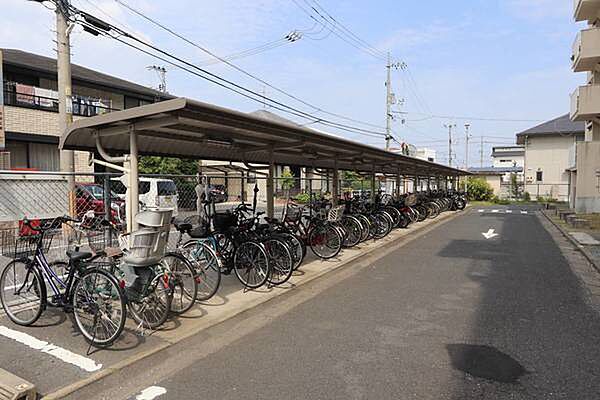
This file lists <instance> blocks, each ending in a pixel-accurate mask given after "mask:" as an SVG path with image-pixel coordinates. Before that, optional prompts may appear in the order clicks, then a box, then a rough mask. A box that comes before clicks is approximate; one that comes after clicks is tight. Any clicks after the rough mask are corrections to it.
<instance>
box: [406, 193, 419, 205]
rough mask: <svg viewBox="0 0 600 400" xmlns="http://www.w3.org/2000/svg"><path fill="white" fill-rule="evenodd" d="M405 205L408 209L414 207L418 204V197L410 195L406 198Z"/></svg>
mask: <svg viewBox="0 0 600 400" xmlns="http://www.w3.org/2000/svg"><path fill="white" fill-rule="evenodd" d="M404 204H405V205H406V206H408V207H412V206H414V205H415V204H417V195H415V194H409V195H408V196H406V199H404Z"/></svg>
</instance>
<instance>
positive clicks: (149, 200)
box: [111, 175, 179, 217]
mask: <svg viewBox="0 0 600 400" xmlns="http://www.w3.org/2000/svg"><path fill="white" fill-rule="evenodd" d="M126 180H127V178H126V177H125V175H123V176H122V177H120V178H112V179H111V181H112V184H111V189H112V190H113V191H115V192H116V193H117V194H118V195H119V197H121V198H122V199H125V197H126V192H127V187H126V182H125V181H126ZM138 185H139V186H138V187H139V195H140V204H141V206H143V207H148V208H156V207H158V208H171V209H173V216H174V217H176V216H177V215H178V214H179V211H178V207H177V202H178V201H179V194H178V193H177V185H175V182H173V181H172V180H171V179H163V178H146V177H141V178H140V179H139V183H138Z"/></svg>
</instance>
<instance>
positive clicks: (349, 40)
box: [292, 0, 386, 61]
mask: <svg viewBox="0 0 600 400" xmlns="http://www.w3.org/2000/svg"><path fill="white" fill-rule="evenodd" d="M292 1H293V2H294V4H296V5H297V6H298V8H300V9H301V10H302V11H303V12H304V13H305V14H307V15H308V16H309V17H310V18H311V19H312V20H314V21H316V22H317V23H319V24H321V25H323V26H325V28H327V29H328V30H330V31H331V32H332V33H333V34H334V35H335V36H337V37H338V38H339V39H340V40H342V41H344V42H346V43H347V44H349V45H350V46H352V47H354V48H356V49H358V50H361V51H363V52H365V53H367V54H368V55H370V56H371V57H373V58H376V59H378V60H380V61H385V59H386V57H385V56H383V55H380V54H378V53H377V52H375V51H373V50H371V49H369V48H366V47H364V46H363V45H361V44H360V42H358V43H357V41H356V40H355V39H353V38H352V37H349V35H347V34H344V33H343V31H339V30H338V29H336V25H335V24H333V23H331V22H329V21H328V20H327V19H326V18H325V17H324V16H323V15H322V14H321V13H320V12H319V11H318V10H317V9H316V8H315V7H313V6H312V5H311V4H310V3H308V2H307V1H306V0H304V2H305V4H306V6H308V7H309V9H310V10H312V11H313V12H314V13H315V14H316V15H317V17H315V15H314V14H313V13H312V12H311V11H310V10H306V8H305V6H303V5H302V4H300V2H299V1H298V0H292ZM317 18H319V19H321V20H323V21H324V22H321V21H320V20H319V19H317Z"/></svg>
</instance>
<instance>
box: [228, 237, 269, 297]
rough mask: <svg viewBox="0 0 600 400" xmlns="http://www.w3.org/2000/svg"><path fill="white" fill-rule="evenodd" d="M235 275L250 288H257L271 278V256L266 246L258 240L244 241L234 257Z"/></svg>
mask: <svg viewBox="0 0 600 400" xmlns="http://www.w3.org/2000/svg"><path fill="white" fill-rule="evenodd" d="M233 266H234V271H235V276H237V278H238V279H239V280H240V282H241V283H242V284H243V285H244V286H246V287H247V288H250V289H257V288H259V287H261V286H262V285H264V284H265V283H266V282H267V279H269V274H270V269H271V268H270V265H269V257H268V256H267V252H266V251H265V249H264V247H263V246H262V245H260V244H258V243H256V242H245V243H242V244H241V245H240V246H239V247H238V248H237V249H236V250H235V254H234V257H233Z"/></svg>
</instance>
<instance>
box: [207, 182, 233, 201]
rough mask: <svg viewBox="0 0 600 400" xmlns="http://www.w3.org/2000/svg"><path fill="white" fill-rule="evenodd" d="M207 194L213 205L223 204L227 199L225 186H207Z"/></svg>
mask: <svg viewBox="0 0 600 400" xmlns="http://www.w3.org/2000/svg"><path fill="white" fill-rule="evenodd" d="M208 193H209V195H210V197H211V199H213V200H214V201H215V203H224V202H226V201H227V200H228V198H229V195H228V194H227V187H225V185H209V186H208Z"/></svg>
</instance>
